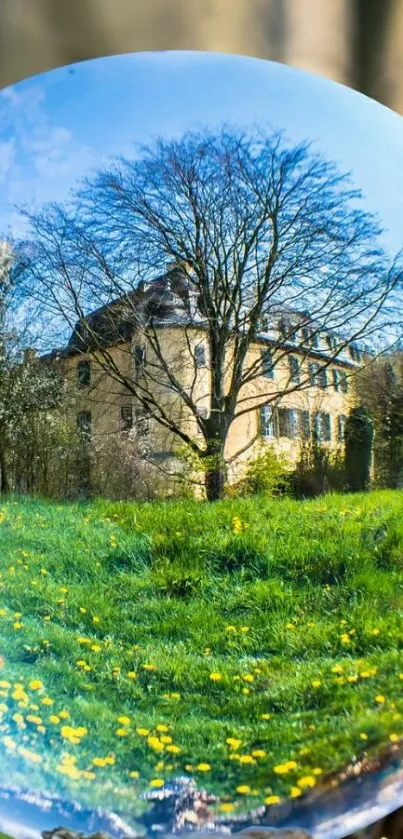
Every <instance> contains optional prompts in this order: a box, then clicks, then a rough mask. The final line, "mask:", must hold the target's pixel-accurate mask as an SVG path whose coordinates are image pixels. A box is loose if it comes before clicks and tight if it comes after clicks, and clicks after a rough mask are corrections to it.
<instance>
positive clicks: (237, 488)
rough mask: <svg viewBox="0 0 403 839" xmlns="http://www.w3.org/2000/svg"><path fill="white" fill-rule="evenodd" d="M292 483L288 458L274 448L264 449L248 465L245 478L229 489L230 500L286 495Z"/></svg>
mask: <svg viewBox="0 0 403 839" xmlns="http://www.w3.org/2000/svg"><path fill="white" fill-rule="evenodd" d="M289 483H290V464H289V462H288V460H287V458H286V457H285V456H283V455H281V454H280V455H279V454H277V453H276V452H275V451H274V449H273V448H272V447H268V446H267V447H264V448H263V450H262V452H261V454H260V455H259V456H258V457H257V458H255V460H253V461H250V462H249V463H248V465H247V469H246V474H245V477H244V478H243V479H242V480H241V481H239V482H238V483H237V484H235V485H234V486H232V487H231V486H230V487H228V489H227V496H228V497H230V498H237V497H240V498H246V497H248V496H250V495H259V494H263V495H267V496H268V497H274V496H278V495H284V494H285V493H286V492H287V490H288V487H289Z"/></svg>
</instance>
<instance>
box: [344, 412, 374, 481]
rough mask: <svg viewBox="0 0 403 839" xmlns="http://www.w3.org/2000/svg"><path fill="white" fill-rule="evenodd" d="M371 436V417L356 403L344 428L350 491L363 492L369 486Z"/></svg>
mask: <svg viewBox="0 0 403 839" xmlns="http://www.w3.org/2000/svg"><path fill="white" fill-rule="evenodd" d="M373 438H374V426H373V422H372V420H371V417H370V416H369V414H368V412H367V410H366V408H365V407H364V406H363V405H358V406H357V407H356V408H353V409H352V410H351V412H350V414H349V416H348V418H347V422H346V429H345V463H346V476H347V486H348V488H349V490H351V492H363V491H364V490H366V489H368V487H369V484H370V478H371V462H372V443H373Z"/></svg>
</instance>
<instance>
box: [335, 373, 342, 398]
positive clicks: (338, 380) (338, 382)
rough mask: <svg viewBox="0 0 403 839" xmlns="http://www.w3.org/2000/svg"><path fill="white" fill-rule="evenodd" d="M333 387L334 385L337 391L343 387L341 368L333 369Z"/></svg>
mask: <svg viewBox="0 0 403 839" xmlns="http://www.w3.org/2000/svg"><path fill="white" fill-rule="evenodd" d="M333 387H334V389H335V391H336V393H339V392H340V388H341V374H340V370H333Z"/></svg>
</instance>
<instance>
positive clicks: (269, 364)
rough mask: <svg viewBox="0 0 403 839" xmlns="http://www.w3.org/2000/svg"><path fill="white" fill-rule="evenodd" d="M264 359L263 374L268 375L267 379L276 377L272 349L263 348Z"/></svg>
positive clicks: (262, 355)
mask: <svg viewBox="0 0 403 839" xmlns="http://www.w3.org/2000/svg"><path fill="white" fill-rule="evenodd" d="M261 359H262V374H263V376H266V378H267V379H273V378H274V364H273V355H272V353H271V351H270V350H262V354H261Z"/></svg>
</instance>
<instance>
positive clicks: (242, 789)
mask: <svg viewBox="0 0 403 839" xmlns="http://www.w3.org/2000/svg"><path fill="white" fill-rule="evenodd" d="M236 791H237V792H239V793H240V795H247V794H248V792H250V787H249V786H248V784H240V786H239V787H237V788H236Z"/></svg>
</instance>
